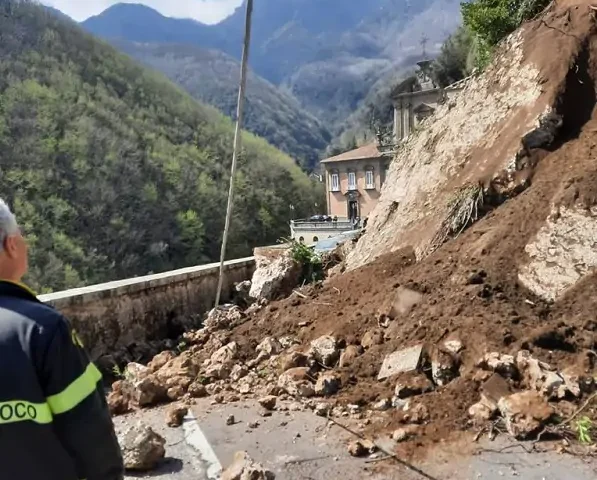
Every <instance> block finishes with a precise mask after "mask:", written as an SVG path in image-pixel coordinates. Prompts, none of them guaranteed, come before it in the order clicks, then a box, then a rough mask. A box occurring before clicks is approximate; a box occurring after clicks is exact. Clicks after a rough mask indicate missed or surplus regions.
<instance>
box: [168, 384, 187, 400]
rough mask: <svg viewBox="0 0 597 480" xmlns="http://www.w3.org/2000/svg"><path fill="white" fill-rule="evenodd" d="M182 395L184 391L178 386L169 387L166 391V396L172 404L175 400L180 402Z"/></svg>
mask: <svg viewBox="0 0 597 480" xmlns="http://www.w3.org/2000/svg"><path fill="white" fill-rule="evenodd" d="M184 394H185V391H184V389H183V388H182V387H181V386H180V385H176V386H174V387H170V388H169V389H168V391H167V392H166V395H167V396H168V398H169V399H170V400H172V401H174V402H175V401H177V400H180V399H181V398H182V397H184Z"/></svg>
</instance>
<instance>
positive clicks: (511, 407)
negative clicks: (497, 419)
mask: <svg viewBox="0 0 597 480" xmlns="http://www.w3.org/2000/svg"><path fill="white" fill-rule="evenodd" d="M498 407H499V409H500V413H501V414H502V416H503V417H504V421H505V423H506V429H507V430H508V433H510V435H512V436H513V437H514V438H516V439H518V440H524V439H525V438H528V437H529V436H531V435H532V434H534V433H537V432H538V431H540V430H541V428H543V426H544V425H545V424H546V423H547V422H548V421H549V420H550V419H551V417H552V415H553V413H554V411H553V408H552V407H551V406H550V405H549V404H548V403H547V402H546V401H545V399H544V398H543V397H542V396H541V395H540V394H539V393H538V392H536V391H532V390H529V391H526V392H521V393H515V394H513V395H510V396H508V397H504V398H502V399H501V400H500V402H499V404H498Z"/></svg>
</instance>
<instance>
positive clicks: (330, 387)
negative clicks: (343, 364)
mask: <svg viewBox="0 0 597 480" xmlns="http://www.w3.org/2000/svg"><path fill="white" fill-rule="evenodd" d="M340 388H342V380H341V379H340V377H339V376H338V375H336V374H335V373H323V374H321V375H320V376H319V378H318V379H317V383H316V384H315V394H316V395H321V396H325V397H329V396H331V395H334V394H335V393H337V392H338V390H340Z"/></svg>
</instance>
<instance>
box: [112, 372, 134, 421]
mask: <svg viewBox="0 0 597 480" xmlns="http://www.w3.org/2000/svg"><path fill="white" fill-rule="evenodd" d="M123 384H124V382H123V381H122V380H120V381H118V382H114V384H113V385H112V391H111V392H110V393H109V394H108V398H107V401H108V408H109V409H110V413H111V414H112V415H123V414H125V413H127V412H129V411H130V409H131V408H130V403H129V400H128V398H127V397H126V396H125V395H124V394H123V392H122V388H123Z"/></svg>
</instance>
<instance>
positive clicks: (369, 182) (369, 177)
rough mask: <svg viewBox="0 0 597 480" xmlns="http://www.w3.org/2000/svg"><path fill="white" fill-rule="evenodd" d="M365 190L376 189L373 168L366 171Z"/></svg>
mask: <svg viewBox="0 0 597 480" xmlns="http://www.w3.org/2000/svg"><path fill="white" fill-rule="evenodd" d="M365 188H366V189H367V190H374V189H375V175H374V174H373V169H372V168H368V169H367V170H365Z"/></svg>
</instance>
